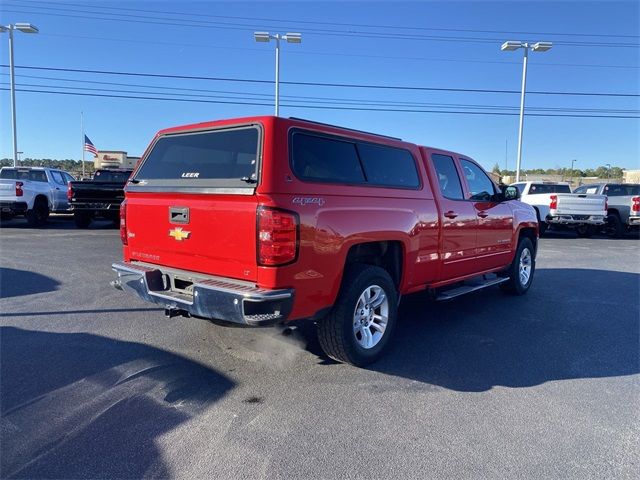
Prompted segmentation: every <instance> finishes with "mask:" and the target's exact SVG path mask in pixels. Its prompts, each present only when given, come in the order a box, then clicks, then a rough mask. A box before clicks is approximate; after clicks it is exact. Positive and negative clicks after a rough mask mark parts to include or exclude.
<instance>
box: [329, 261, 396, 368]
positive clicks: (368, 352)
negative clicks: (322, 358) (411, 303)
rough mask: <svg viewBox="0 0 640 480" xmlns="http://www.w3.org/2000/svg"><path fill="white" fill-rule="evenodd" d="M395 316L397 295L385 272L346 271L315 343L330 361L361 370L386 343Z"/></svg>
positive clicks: (369, 267)
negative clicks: (331, 359) (350, 365)
mask: <svg viewBox="0 0 640 480" xmlns="http://www.w3.org/2000/svg"><path fill="white" fill-rule="evenodd" d="M397 316H398V293H397V290H396V287H395V285H394V283H393V280H391V277H390V276H389V274H388V273H387V271H386V270H384V269H382V268H380V267H376V266H372V265H364V264H354V265H351V266H349V267H348V269H347V271H346V272H345V276H344V278H343V281H342V288H341V290H340V294H339V296H338V299H337V301H336V304H335V305H334V307H333V309H332V310H331V312H330V313H329V314H328V315H327V316H326V317H325V318H324V319H323V320H322V321H321V322H320V324H319V325H318V339H319V341H320V345H321V346H322V349H323V350H324V352H325V353H326V354H327V355H328V356H329V357H331V358H333V359H334V360H338V361H339V362H345V363H350V364H352V365H355V366H358V367H363V366H365V365H368V364H370V363H372V362H375V361H376V360H378V358H380V357H381V356H382V353H383V351H384V349H385V347H386V346H387V344H388V343H389V339H390V338H391V335H392V334H393V330H394V329H395V325H396V321H397Z"/></svg>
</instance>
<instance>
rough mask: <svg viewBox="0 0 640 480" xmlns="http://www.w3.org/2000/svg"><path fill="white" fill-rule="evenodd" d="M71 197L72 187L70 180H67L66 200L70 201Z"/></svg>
mask: <svg viewBox="0 0 640 480" xmlns="http://www.w3.org/2000/svg"><path fill="white" fill-rule="evenodd" d="M71 197H73V188H72V187H71V182H67V200H69V201H71Z"/></svg>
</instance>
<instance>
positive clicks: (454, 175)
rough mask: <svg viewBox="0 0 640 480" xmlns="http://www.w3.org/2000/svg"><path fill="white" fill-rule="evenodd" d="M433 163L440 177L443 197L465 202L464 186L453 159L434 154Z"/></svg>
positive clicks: (439, 181) (432, 156)
mask: <svg viewBox="0 0 640 480" xmlns="http://www.w3.org/2000/svg"><path fill="white" fill-rule="evenodd" d="M431 161H432V162H433V166H434V167H435V169H436V173H437V175H438V185H439V186H440V192H442V195H443V196H445V197H447V198H450V199H452V200H464V195H463V194H462V185H461V184H460V177H459V176H458V170H456V164H455V163H454V161H453V157H450V156H448V155H440V154H437V153H434V154H433V155H431Z"/></svg>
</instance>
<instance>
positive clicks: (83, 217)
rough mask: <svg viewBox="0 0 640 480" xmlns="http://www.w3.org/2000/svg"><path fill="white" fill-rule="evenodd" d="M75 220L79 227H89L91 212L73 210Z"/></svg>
mask: <svg viewBox="0 0 640 480" xmlns="http://www.w3.org/2000/svg"><path fill="white" fill-rule="evenodd" d="M73 221H74V222H75V224H76V227H78V228H87V227H88V226H89V225H90V224H91V214H90V213H87V212H73Z"/></svg>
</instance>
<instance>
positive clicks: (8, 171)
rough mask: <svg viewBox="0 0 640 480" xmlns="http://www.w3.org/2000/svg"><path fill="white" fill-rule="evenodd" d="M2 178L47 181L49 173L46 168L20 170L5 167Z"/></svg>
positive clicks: (0, 175)
mask: <svg viewBox="0 0 640 480" xmlns="http://www.w3.org/2000/svg"><path fill="white" fill-rule="evenodd" d="M0 178H6V179H11V180H31V181H32V182H44V183H47V173H46V172H45V171H44V170H20V169H19V168H3V169H2V172H0Z"/></svg>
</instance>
